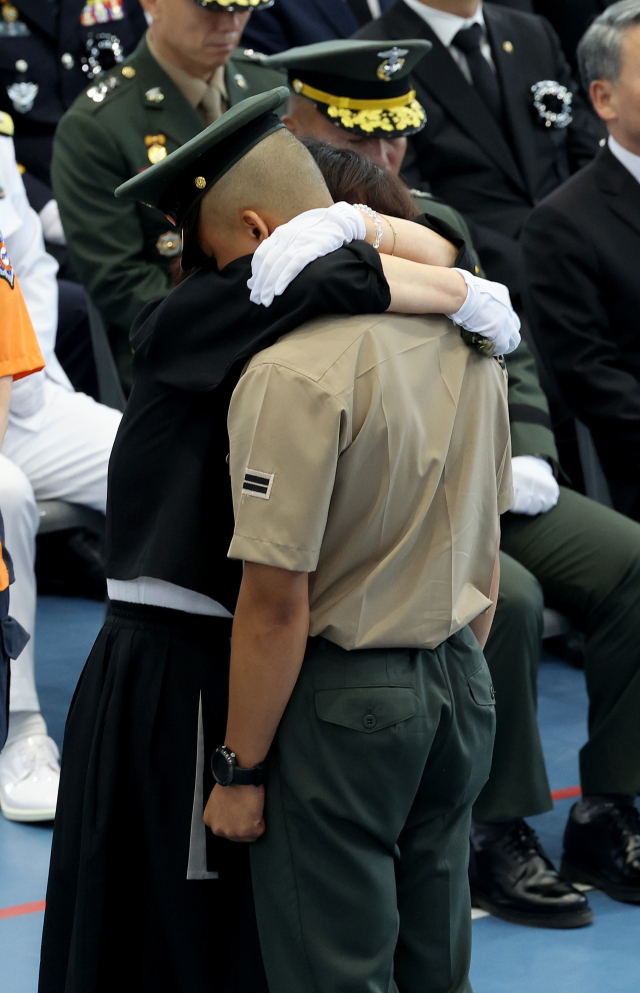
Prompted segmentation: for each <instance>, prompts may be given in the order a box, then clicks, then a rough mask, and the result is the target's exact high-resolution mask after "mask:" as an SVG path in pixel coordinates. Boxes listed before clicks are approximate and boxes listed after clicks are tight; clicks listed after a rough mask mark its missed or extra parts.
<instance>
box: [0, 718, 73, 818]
mask: <svg viewBox="0 0 640 993" xmlns="http://www.w3.org/2000/svg"><path fill="white" fill-rule="evenodd" d="M59 758H60V753H59V751H58V746H57V745H56V743H55V741H53V739H52V738H49V736H48V735H46V734H34V735H31V736H30V737H28V738H18V740H17V741H14V743H13V744H12V745H8V746H6V747H5V748H4V749H3V751H2V752H1V753H0V809H1V810H2V813H3V814H4V816H5V817H6V818H7V820H8V821H51V820H53V818H54V815H55V812H56V801H57V799H58V785H59V783H60V763H59Z"/></svg>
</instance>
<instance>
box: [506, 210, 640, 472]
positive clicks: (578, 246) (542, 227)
mask: <svg viewBox="0 0 640 993" xmlns="http://www.w3.org/2000/svg"><path fill="white" fill-rule="evenodd" d="M584 209H587V208H586V206H585V208H584ZM578 221H579V218H576V219H574V218H573V216H571V215H570V213H569V211H567V210H565V209H562V210H560V209H557V208H556V207H554V206H552V205H549V204H542V205H541V206H539V207H537V208H536V209H535V210H534V211H533V212H532V214H531V216H530V217H529V219H528V221H527V224H526V226H525V229H524V232H523V237H522V244H523V249H524V253H525V259H526V263H527V267H528V272H529V286H528V291H527V312H528V315H529V319H530V323H531V330H532V332H533V334H534V337H535V339H536V342H537V343H538V345H539V351H540V356H541V358H542V360H543V361H544V362H545V363H548V365H549V367H550V368H551V370H552V372H553V374H554V375H555V378H556V379H557V382H558V385H559V387H560V390H561V392H562V394H563V396H564V398H565V400H566V401H567V403H568V405H569V407H570V408H571V410H572V413H573V414H574V415H575V416H576V417H579V418H580V420H582V421H584V423H585V424H586V425H587V427H589V428H590V429H591V431H592V433H593V436H594V441H595V443H596V445H597V446H598V451H599V454H600V457H601V459H602V462H603V467H604V469H605V472H607V473H608V472H611V469H613V473H614V476H613V478H615V466H616V463H618V464H620V461H621V460H622V462H634V463H636V464H637V463H639V462H640V383H639V382H638V380H637V378H636V377H635V376H634V375H633V374H632V373H631V372H630V371H627V370H626V369H625V368H624V357H623V356H622V355H621V354H620V346H619V344H618V343H617V342H616V339H615V334H614V332H613V329H612V328H611V324H610V319H609V314H608V310H607V305H606V299H605V297H606V293H607V287H606V286H603V284H602V277H601V275H600V272H599V268H600V267H599V263H598V258H597V253H596V247H595V246H594V245H593V244H592V243H591V241H590V240H589V238H587V237H586V236H585V234H584V232H583V231H582V230H581V228H580V225H579V223H578Z"/></svg>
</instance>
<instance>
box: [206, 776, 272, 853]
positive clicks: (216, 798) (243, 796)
mask: <svg viewBox="0 0 640 993" xmlns="http://www.w3.org/2000/svg"><path fill="white" fill-rule="evenodd" d="M263 812H264V786H218V785H216V786H214V787H213V789H212V791H211V795H210V797H209V802H208V803H207V806H206V807H205V811H204V816H203V818H202V820H203V821H204V823H205V824H206V825H207V827H209V828H211V830H212V831H213V833H214V834H215V835H217V836H218V837H219V838H227V839H228V840H229V841H257V840H258V838H260V837H261V835H263V834H264V832H265V830H266V828H265V823H264V816H263Z"/></svg>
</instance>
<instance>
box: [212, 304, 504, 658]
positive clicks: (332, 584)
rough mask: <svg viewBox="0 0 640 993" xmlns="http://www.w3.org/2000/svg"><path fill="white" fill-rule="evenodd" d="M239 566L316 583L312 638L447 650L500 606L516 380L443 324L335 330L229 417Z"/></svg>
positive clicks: (272, 355) (316, 331)
mask: <svg viewBox="0 0 640 993" xmlns="http://www.w3.org/2000/svg"><path fill="white" fill-rule="evenodd" d="M229 437H230V459H229V463H230V471H231V482H232V489H233V499H234V509H235V517H236V524H235V531H234V537H233V540H232V542H231V547H230V549H229V555H230V557H231V558H238V559H243V560H245V561H250V562H259V563H263V564H266V565H271V566H279V567H281V568H284V569H291V570H299V571H303V572H309V573H311V574H312V575H311V576H310V577H309V581H310V605H311V625H310V633H311V634H312V635H323V636H324V637H326V638H328V639H329V640H330V641H333V642H335V643H336V644H338V645H340V646H341V647H342V648H345V649H352V648H365V647H374V646H375V647H386V648H392V647H404V648H411V647H422V648H434V647H435V646H436V645H439V644H440V643H441V642H443V641H445V640H446V639H447V638H448V637H449V636H450V635H452V634H454V632H456V631H458V630H459V629H460V628H461V627H463V626H464V625H465V624H467V623H468V622H469V621H471V620H473V618H475V617H477V616H478V615H479V614H481V613H482V612H483V611H484V610H485V609H486V608H487V607H488V606H489V605H490V600H489V593H490V589H491V579H492V575H493V567H494V561H495V555H496V550H497V547H498V530H499V516H498V515H499V514H501V513H504V512H505V511H506V510H508V509H509V508H510V507H511V504H512V502H513V491H512V484H511V467H510V440H509V418H508V411H507V378H506V373H505V372H504V371H503V369H502V368H501V366H500V365H499V364H498V362H497V361H496V360H495V359H487V358H483V357H481V356H479V355H478V353H477V352H474V351H471V350H470V349H469V348H467V346H466V345H465V344H464V343H463V341H462V340H461V338H460V334H459V332H458V329H457V328H456V327H455V326H454V325H453V324H452V323H451V322H450V321H448V320H447V319H446V318H444V317H438V316H435V317H427V318H423V317H412V316H400V315H397V314H384V315H375V316H372V315H366V316H361V317H347V318H333V317H332V318H321V319H319V320H317V321H313V322H311V323H309V324H307V325H305V326H304V327H302V328H300V329H298V330H297V331H295V332H293V333H292V334H289V335H287V336H285V337H284V338H281V339H280V340H279V341H278V342H277V343H276V344H275V345H273V346H272V347H271V348H267V349H265V350H264V351H263V352H260V353H259V354H258V355H256V356H255V357H254V358H253V359H252V360H251V362H250V363H249V365H248V366H247V368H246V370H245V372H244V374H243V376H242V377H241V379H240V381H239V383H238V386H237V387H236V390H235V392H234V394H233V397H232V400H231V406H230V409H229Z"/></svg>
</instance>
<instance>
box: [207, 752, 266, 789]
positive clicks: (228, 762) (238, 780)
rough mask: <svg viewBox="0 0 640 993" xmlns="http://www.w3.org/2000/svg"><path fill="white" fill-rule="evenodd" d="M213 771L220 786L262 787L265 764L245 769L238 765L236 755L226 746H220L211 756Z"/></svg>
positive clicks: (261, 763)
mask: <svg viewBox="0 0 640 993" xmlns="http://www.w3.org/2000/svg"><path fill="white" fill-rule="evenodd" d="M211 771H212V773H213V778H214V779H215V781H216V783H217V784H218V786H231V785H233V786H262V784H263V782H264V763H263V762H260V764H259V765H254V766H252V768H251V769H243V768H242V767H241V766H239V765H238V760H237V759H236V753H235V752H232V751H231V749H230V748H227V746H226V745H219V746H218V748H216V750H215V752H214V753H213V755H212V756H211Z"/></svg>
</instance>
